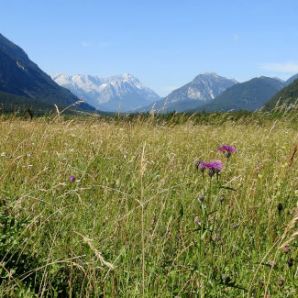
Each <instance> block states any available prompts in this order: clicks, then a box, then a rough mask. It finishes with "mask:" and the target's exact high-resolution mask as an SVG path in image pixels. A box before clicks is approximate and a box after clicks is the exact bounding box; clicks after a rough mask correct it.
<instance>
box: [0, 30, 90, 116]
mask: <svg viewBox="0 0 298 298" xmlns="http://www.w3.org/2000/svg"><path fill="white" fill-rule="evenodd" d="M0 91H1V92H3V93H6V94H12V95H16V96H20V97H23V98H24V97H25V98H28V101H29V102H31V103H33V102H35V101H36V102H37V103H40V106H48V105H49V106H53V105H54V104H56V105H57V106H59V107H61V108H63V107H66V106H69V105H72V104H74V103H75V102H77V101H78V98H77V97H76V96H75V95H73V94H72V93H71V92H70V91H69V90H67V89H65V88H63V87H61V86H59V85H58V84H56V83H55V82H54V81H53V80H52V79H51V77H50V76H48V75H47V74H46V73H45V72H43V71H42V70H41V69H40V68H39V67H38V66H37V65H36V64H35V63H33V62H32V61H31V60H30V59H29V57H28V56H27V54H26V53H25V52H24V51H23V50H22V49H21V48H20V47H18V46H17V45H15V44H14V43H12V42H11V41H9V40H8V39H7V38H5V37H4V36H3V35H1V34H0ZM2 97H3V96H2ZM5 98H6V100H7V99H8V96H7V95H6V96H5ZM17 98H18V97H15V100H16V101H14V102H15V104H17ZM77 108H79V109H80V110H85V111H95V109H94V108H93V107H91V106H90V105H88V104H85V103H82V104H80V105H79V107H77Z"/></svg>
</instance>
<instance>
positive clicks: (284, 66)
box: [261, 62, 298, 74]
mask: <svg viewBox="0 0 298 298" xmlns="http://www.w3.org/2000/svg"><path fill="white" fill-rule="evenodd" d="M261 69H264V70H268V71H273V72H278V73H287V74H295V73H297V72H298V63H291V62H287V63H264V64H262V65H261Z"/></svg>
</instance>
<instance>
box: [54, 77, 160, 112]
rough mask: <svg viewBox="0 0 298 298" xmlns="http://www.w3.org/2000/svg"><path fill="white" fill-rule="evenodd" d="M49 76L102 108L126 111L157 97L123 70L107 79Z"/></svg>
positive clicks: (150, 101)
mask: <svg viewBox="0 0 298 298" xmlns="http://www.w3.org/2000/svg"><path fill="white" fill-rule="evenodd" d="M53 79H54V80H55V81H56V82H57V83H58V84H59V85H61V86H63V87H65V88H68V89H69V90H71V91H72V92H73V93H74V94H76V95H77V96H78V97H80V98H83V99H85V100H86V101H87V102H88V103H89V104H91V105H93V106H95V107H96V108H97V109H100V110H103V111H110V112H128V111H130V110H134V109H137V108H140V107H142V106H144V105H148V104H150V103H152V102H154V101H156V100H159V99H160V97H159V96H158V95H157V94H156V93H155V92H154V91H153V90H151V89H149V88H147V87H145V86H143V84H142V83H141V82H140V81H139V80H138V79H137V78H136V77H134V76H133V75H131V74H126V73H125V74H123V75H119V76H111V77H107V78H101V77H98V76H92V75H82V74H77V75H65V74H60V75H57V76H54V77H53Z"/></svg>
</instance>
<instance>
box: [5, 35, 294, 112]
mask: <svg viewBox="0 0 298 298" xmlns="http://www.w3.org/2000/svg"><path fill="white" fill-rule="evenodd" d="M79 99H83V100H84V101H85V103H81V102H80V103H78V101H80V100H79ZM297 99H298V74H297V75H295V76H293V77H291V78H289V79H288V80H287V81H282V80H280V79H278V78H270V77H264V76H263V77H258V78H253V79H251V80H249V81H246V82H243V83H239V82H237V81H236V80H234V79H228V78H225V77H222V76H220V75H218V74H216V73H204V74H199V75H198V76H196V77H195V78H194V79H193V80H192V81H191V82H189V83H187V84H185V85H183V86H182V87H180V88H178V89H176V90H174V91H172V92H171V93H170V94H169V95H168V96H166V97H164V98H161V97H160V96H159V95H158V94H157V93H155V92H154V91H153V90H151V89H149V88H147V87H145V86H144V85H143V84H142V83H141V82H140V81H139V80H138V79H137V78H135V77H134V76H133V75H131V74H123V75H119V76H112V77H108V78H100V77H98V76H91V75H81V74H80V75H66V74H60V75H57V76H55V77H53V79H52V78H51V77H50V76H49V75H47V74H46V73H45V72H43V71H42V70H41V69H40V68H39V67H38V65H37V64H35V63H34V62H32V61H31V60H30V59H29V57H28V55H27V54H26V53H25V52H24V50H23V49H22V48H20V47H19V46H17V45H16V44H14V43H13V42H11V41H10V40H8V39H7V38H5V37H4V36H3V35H1V34H0V109H1V110H7V111H8V110H15V109H18V108H20V107H24V108H27V107H30V108H31V109H32V110H41V111H48V110H51V109H53V107H54V105H57V106H59V107H61V108H64V107H67V106H73V108H72V109H73V110H83V111H89V112H95V111H96V109H97V110H101V111H107V112H125V113H127V112H150V111H156V112H159V113H167V112H197V111H206V112H213V111H230V110H248V111H255V110H258V109H260V108H262V107H265V108H266V109H272V108H273V107H275V105H276V104H277V103H278V104H279V105H280V104H286V105H292V104H293V103H294V102H296V101H297Z"/></svg>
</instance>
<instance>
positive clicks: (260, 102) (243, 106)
mask: <svg viewBox="0 0 298 298" xmlns="http://www.w3.org/2000/svg"><path fill="white" fill-rule="evenodd" d="M283 87H285V82H283V81H281V80H279V79H275V78H269V77H264V76H263V77H259V78H254V79H251V80H249V81H247V82H244V83H239V84H236V85H234V86H232V87H231V88H228V89H227V90H225V91H224V92H222V93H221V94H220V95H218V96H217V97H216V98H214V99H213V100H212V101H210V102H209V103H207V104H205V105H204V106H202V107H200V108H198V109H197V111H205V112H226V111H230V110H234V111H235V110H246V111H256V110H258V109H260V108H261V107H263V106H264V105H265V104H266V103H267V101H268V100H269V99H271V98H272V96H274V95H275V94H276V93H277V92H278V91H280V90H281V89H282V88H283Z"/></svg>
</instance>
